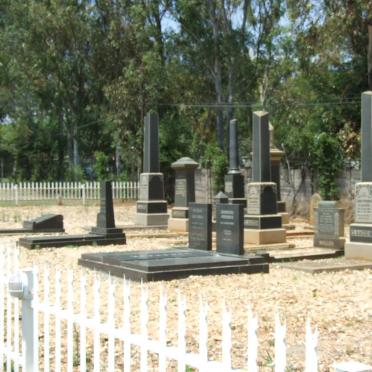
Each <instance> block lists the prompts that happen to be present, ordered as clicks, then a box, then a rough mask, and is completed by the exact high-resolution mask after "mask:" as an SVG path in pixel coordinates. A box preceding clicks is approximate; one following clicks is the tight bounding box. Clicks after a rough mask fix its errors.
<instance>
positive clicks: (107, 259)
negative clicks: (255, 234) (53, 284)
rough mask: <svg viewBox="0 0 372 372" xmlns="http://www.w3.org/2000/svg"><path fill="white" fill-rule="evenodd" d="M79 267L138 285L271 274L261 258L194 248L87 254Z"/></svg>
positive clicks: (264, 258) (264, 259)
mask: <svg viewBox="0 0 372 372" xmlns="http://www.w3.org/2000/svg"><path fill="white" fill-rule="evenodd" d="M79 265H81V266H84V267H88V268H90V269H94V270H100V271H104V272H106V273H109V274H110V275H115V276H119V277H123V276H124V275H125V277H126V278H127V279H130V280H135V281H144V282H147V281H157V280H172V279H180V278H185V277H188V276H190V275H217V274H242V273H246V274H253V273H268V272H269V265H268V263H267V258H266V257H262V256H260V255H254V254H251V255H246V256H238V255H226V254H218V253H216V252H211V251H203V250H198V249H190V248H172V249H166V250H164V249H163V250H155V251H150V252H148V251H133V252H108V253H85V254H82V256H81V258H80V259H79Z"/></svg>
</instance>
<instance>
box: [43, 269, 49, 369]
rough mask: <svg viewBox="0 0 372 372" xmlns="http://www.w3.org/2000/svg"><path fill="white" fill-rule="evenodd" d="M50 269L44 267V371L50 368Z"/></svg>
mask: <svg viewBox="0 0 372 372" xmlns="http://www.w3.org/2000/svg"><path fill="white" fill-rule="evenodd" d="M49 279H50V275H49V269H48V268H46V267H45V268H44V305H45V310H44V371H49V369H50V359H49V358H50V355H49V350H50V344H49V317H50V315H49Z"/></svg>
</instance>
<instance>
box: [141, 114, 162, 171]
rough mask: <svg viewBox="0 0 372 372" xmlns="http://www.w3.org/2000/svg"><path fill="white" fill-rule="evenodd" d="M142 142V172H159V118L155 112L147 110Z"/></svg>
mask: <svg viewBox="0 0 372 372" xmlns="http://www.w3.org/2000/svg"><path fill="white" fill-rule="evenodd" d="M143 142H144V146H143V173H158V172H160V163H159V118H158V114H157V113H155V112H149V113H147V115H146V117H145V130H144V141H143Z"/></svg>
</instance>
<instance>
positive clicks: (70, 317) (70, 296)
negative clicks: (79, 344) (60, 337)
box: [67, 270, 74, 372]
mask: <svg viewBox="0 0 372 372" xmlns="http://www.w3.org/2000/svg"><path fill="white" fill-rule="evenodd" d="M72 283H73V274H72V271H71V270H69V271H68V272H67V313H68V318H67V372H72V370H73V352H74V350H73V347H74V339H73V333H72V331H73V316H74V312H73V307H72V302H73V288H72Z"/></svg>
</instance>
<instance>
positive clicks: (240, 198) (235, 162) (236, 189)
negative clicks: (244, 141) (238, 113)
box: [225, 119, 247, 207]
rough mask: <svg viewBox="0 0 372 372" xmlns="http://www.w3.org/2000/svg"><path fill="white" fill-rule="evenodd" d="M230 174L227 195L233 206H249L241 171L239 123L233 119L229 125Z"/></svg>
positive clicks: (226, 189) (226, 179) (226, 187)
mask: <svg viewBox="0 0 372 372" xmlns="http://www.w3.org/2000/svg"><path fill="white" fill-rule="evenodd" d="M229 136H230V138H229V172H228V174H227V175H226V176H225V194H226V195H227V196H228V198H229V202H230V203H231V204H242V205H243V206H244V207H246V205H247V200H246V199H245V197H244V176H243V175H242V174H241V173H240V169H239V144H238V131H237V121H236V119H233V120H231V121H230V125H229Z"/></svg>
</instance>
